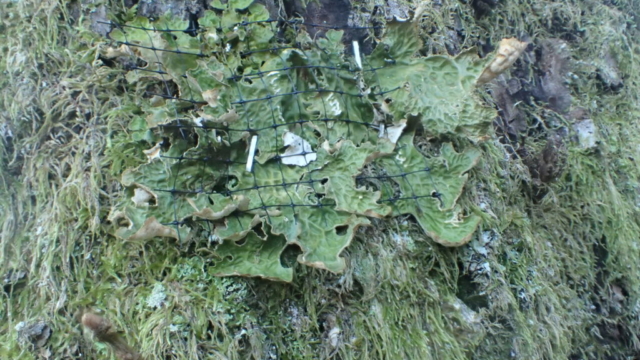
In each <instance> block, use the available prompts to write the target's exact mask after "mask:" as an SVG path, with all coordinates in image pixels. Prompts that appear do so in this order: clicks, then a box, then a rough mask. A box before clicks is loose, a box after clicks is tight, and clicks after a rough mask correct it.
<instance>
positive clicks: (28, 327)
mask: <svg viewBox="0 0 640 360" xmlns="http://www.w3.org/2000/svg"><path fill="white" fill-rule="evenodd" d="M15 330H16V331H17V332H18V341H19V342H20V343H21V344H23V345H28V344H31V345H33V346H35V347H36V348H40V347H43V346H44V345H45V344H46V343H47V341H48V340H49V337H50V336H51V328H50V327H49V325H47V323H45V322H44V321H36V322H31V323H25V322H20V323H18V325H16V327H15Z"/></svg>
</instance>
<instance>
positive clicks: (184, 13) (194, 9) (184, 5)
mask: <svg viewBox="0 0 640 360" xmlns="http://www.w3.org/2000/svg"><path fill="white" fill-rule="evenodd" d="M206 9H207V1H205V0H186V1H184V0H183V1H177V0H142V1H140V2H139V3H138V15H139V16H144V17H148V18H151V19H153V18H157V17H159V16H162V15H164V14H166V13H171V14H172V15H173V16H176V17H179V18H181V19H184V20H186V19H187V18H188V17H189V16H190V15H192V14H193V15H196V16H202V13H203V12H204V10H206Z"/></svg>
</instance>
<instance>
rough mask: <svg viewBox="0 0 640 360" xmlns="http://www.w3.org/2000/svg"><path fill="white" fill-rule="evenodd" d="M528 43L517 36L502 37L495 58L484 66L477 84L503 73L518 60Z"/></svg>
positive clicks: (484, 82) (486, 81)
mask: <svg viewBox="0 0 640 360" xmlns="http://www.w3.org/2000/svg"><path fill="white" fill-rule="evenodd" d="M527 45H529V43H527V42H524V41H520V40H518V39H516V38H508V39H502V41H500V46H499V47H498V51H497V53H496V56H495V58H493V60H491V62H490V63H489V65H487V67H485V68H484V70H483V71H482V74H480V77H478V80H477V81H476V84H478V85H482V84H486V83H488V82H490V81H491V80H493V79H495V78H496V77H497V76H498V75H500V74H502V73H503V72H504V71H505V70H507V69H508V68H509V67H511V65H513V63H514V62H516V60H518V57H520V54H522V52H523V51H524V49H526V48H527Z"/></svg>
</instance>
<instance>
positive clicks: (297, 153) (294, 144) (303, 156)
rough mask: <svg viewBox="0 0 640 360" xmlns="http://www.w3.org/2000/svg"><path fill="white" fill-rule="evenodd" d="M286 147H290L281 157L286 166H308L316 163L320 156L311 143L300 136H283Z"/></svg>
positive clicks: (288, 133)
mask: <svg viewBox="0 0 640 360" xmlns="http://www.w3.org/2000/svg"><path fill="white" fill-rule="evenodd" d="M283 140H284V146H288V148H287V150H285V152H284V154H282V155H280V156H281V158H282V163H283V164H285V165H297V166H307V165H309V163H311V162H312V161H315V160H316V159H317V157H318V155H317V154H316V153H315V152H314V151H313V150H312V149H311V145H310V144H309V142H308V141H307V140H305V139H303V138H301V137H300V136H298V135H296V134H294V133H291V132H286V133H285V134H284V136H283Z"/></svg>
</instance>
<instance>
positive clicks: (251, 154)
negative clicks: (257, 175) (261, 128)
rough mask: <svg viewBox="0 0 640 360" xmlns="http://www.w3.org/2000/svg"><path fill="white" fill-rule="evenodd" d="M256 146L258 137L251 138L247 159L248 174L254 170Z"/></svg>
mask: <svg viewBox="0 0 640 360" xmlns="http://www.w3.org/2000/svg"><path fill="white" fill-rule="evenodd" d="M256 144H258V135H253V137H251V145H249V157H247V172H251V171H252V170H253V157H254V156H255V154H256Z"/></svg>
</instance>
